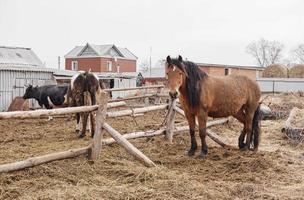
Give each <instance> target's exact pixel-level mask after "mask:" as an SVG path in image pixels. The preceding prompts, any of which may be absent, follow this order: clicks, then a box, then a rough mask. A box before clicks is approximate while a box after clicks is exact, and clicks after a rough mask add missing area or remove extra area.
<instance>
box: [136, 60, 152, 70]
mask: <svg viewBox="0 0 304 200" xmlns="http://www.w3.org/2000/svg"><path fill="white" fill-rule="evenodd" d="M149 67H150V63H149V62H148V60H144V61H142V62H141V63H140V64H139V71H141V72H147V71H148V70H149Z"/></svg>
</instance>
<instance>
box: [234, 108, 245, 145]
mask: <svg viewBox="0 0 304 200" xmlns="http://www.w3.org/2000/svg"><path fill="white" fill-rule="evenodd" d="M233 117H234V118H236V119H237V120H238V121H239V122H241V123H242V124H243V125H244V127H243V130H242V132H241V134H240V136H239V141H238V145H239V149H243V148H244V147H245V146H246V144H245V142H244V140H245V136H246V129H245V123H246V119H245V117H246V116H245V113H244V109H243V108H241V109H240V110H239V111H238V112H237V113H236V114H235V115H233Z"/></svg>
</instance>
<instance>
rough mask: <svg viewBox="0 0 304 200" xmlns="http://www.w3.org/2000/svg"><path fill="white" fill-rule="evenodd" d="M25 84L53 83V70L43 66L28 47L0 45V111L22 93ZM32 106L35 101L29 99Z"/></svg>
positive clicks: (5, 108)
mask: <svg viewBox="0 0 304 200" xmlns="http://www.w3.org/2000/svg"><path fill="white" fill-rule="evenodd" d="M26 84H32V85H39V86H40V85H44V84H55V80H54V78H53V71H52V70H50V69H46V68H44V67H43V66H42V62H41V61H40V59H39V58H38V57H37V56H36V54H35V53H34V52H33V51H32V50H31V49H30V48H19V47H3V46H0V111H5V110H7V108H8V107H9V105H10V103H11V102H12V100H13V99H14V98H15V97H16V96H22V95H23V94H24V92H25V87H24V85H26ZM34 106H35V101H33V100H32V101H30V107H34Z"/></svg>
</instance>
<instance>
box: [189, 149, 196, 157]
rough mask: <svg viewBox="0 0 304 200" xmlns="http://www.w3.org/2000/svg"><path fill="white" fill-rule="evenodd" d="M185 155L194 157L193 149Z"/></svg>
mask: <svg viewBox="0 0 304 200" xmlns="http://www.w3.org/2000/svg"><path fill="white" fill-rule="evenodd" d="M187 154H188V156H189V157H191V156H194V154H195V149H190V150H189V151H188V153H187Z"/></svg>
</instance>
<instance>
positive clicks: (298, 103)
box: [262, 93, 304, 119]
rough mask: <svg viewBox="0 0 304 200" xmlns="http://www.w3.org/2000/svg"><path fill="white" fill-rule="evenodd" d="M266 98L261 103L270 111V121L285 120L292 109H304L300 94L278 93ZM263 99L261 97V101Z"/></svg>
mask: <svg viewBox="0 0 304 200" xmlns="http://www.w3.org/2000/svg"><path fill="white" fill-rule="evenodd" d="M264 96H267V97H266V99H265V100H264V101H263V103H264V104H265V105H268V106H269V107H270V109H271V111H272V115H271V117H269V118H271V119H287V118H288V115H289V113H290V111H291V109H292V108H293V107H297V108H300V109H304V96H303V95H301V93H280V94H272V95H268V94H266V95H264ZM263 98H265V97H262V99H263Z"/></svg>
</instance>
